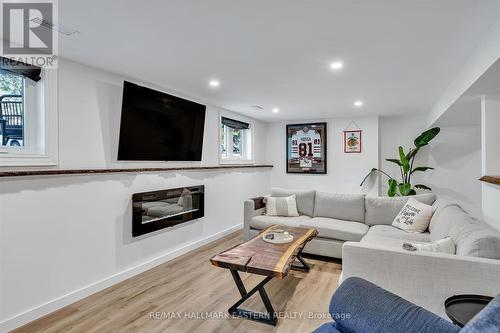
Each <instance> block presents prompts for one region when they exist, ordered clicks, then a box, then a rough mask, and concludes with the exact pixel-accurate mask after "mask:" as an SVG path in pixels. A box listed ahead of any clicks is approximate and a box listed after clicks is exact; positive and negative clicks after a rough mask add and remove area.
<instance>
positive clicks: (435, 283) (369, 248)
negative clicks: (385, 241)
mask: <svg viewBox="0 0 500 333" xmlns="http://www.w3.org/2000/svg"><path fill="white" fill-rule="evenodd" d="M353 276H354V277H361V278H364V279H366V280H368V281H370V282H373V283H375V284H376V285H378V286H380V287H382V288H384V289H387V290H388V291H390V292H393V293H395V294H396V295H399V296H401V297H403V298H405V299H407V300H408V301H410V302H413V303H415V304H417V305H419V306H421V307H423V308H425V309H427V310H429V311H431V312H434V313H436V314H438V315H440V316H442V317H443V318H447V316H446V314H445V309H444V301H445V300H446V299H447V298H448V297H450V296H452V295H456V294H480V295H489V296H495V295H497V294H499V293H500V280H499V277H500V260H493V259H484V258H476V257H465V256H456V255H451V254H445V253H433V252H409V251H406V250H403V249H397V248H391V247H385V246H378V245H372V244H362V243H356V242H346V243H344V245H343V247H342V281H344V280H345V279H347V278H349V277H353Z"/></svg>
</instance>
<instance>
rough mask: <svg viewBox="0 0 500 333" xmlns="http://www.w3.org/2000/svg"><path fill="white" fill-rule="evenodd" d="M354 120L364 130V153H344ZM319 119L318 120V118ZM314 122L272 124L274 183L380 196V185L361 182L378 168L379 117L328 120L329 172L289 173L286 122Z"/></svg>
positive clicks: (269, 141)
mask: <svg viewBox="0 0 500 333" xmlns="http://www.w3.org/2000/svg"><path fill="white" fill-rule="evenodd" d="M351 120H354V121H355V122H356V123H357V124H358V125H359V127H360V128H361V129H362V130H363V134H362V145H363V147H362V153H360V154H352V153H351V154H346V153H344V147H343V145H344V136H343V130H344V129H345V128H346V127H347V126H348V125H349V123H350V122H351ZM314 121H316V120H314ZM314 121H289V122H279V123H272V124H269V126H268V134H267V145H268V146H267V161H268V162H270V163H272V164H273V165H274V168H273V170H272V172H271V185H272V186H273V187H284V188H291V189H317V190H322V191H330V192H336V193H360V192H363V193H370V194H372V195H377V193H378V185H376V184H368V185H367V186H365V187H364V188H361V187H360V186H359V184H360V183H361V181H362V180H363V178H364V177H365V175H366V174H367V173H368V172H369V171H370V170H371V169H372V168H374V167H378V154H379V152H378V148H379V147H378V117H359V118H349V119H341V118H339V119H326V120H319V121H326V122H327V123H328V124H327V130H328V133H327V139H328V145H327V149H328V152H327V156H328V163H327V174H326V175H311V174H287V173H286V124H287V123H288V124H301V123H309V122H314Z"/></svg>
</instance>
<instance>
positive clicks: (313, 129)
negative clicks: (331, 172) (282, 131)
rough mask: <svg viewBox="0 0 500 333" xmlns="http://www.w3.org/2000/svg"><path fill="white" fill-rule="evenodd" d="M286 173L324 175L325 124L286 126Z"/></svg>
mask: <svg viewBox="0 0 500 333" xmlns="http://www.w3.org/2000/svg"><path fill="white" fill-rule="evenodd" d="M286 137H287V139H286V172H287V173H310V174H326V123H311V124H296V125H287V126H286Z"/></svg>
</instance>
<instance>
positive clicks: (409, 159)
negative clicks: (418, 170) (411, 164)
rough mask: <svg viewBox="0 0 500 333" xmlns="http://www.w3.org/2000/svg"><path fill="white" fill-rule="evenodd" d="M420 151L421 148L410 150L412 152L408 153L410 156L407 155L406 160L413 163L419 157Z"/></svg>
mask: <svg viewBox="0 0 500 333" xmlns="http://www.w3.org/2000/svg"><path fill="white" fill-rule="evenodd" d="M419 150H420V148H413V149H410V151H409V152H408V154H406V159H407V160H408V161H411V159H412V158H413V157H414V156H415V155H417V153H418V151H419Z"/></svg>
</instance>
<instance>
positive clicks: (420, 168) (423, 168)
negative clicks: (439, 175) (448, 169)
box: [411, 167, 434, 173]
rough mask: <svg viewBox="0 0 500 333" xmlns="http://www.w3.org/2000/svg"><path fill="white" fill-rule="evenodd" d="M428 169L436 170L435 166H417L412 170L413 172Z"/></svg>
mask: <svg viewBox="0 0 500 333" xmlns="http://www.w3.org/2000/svg"><path fill="white" fill-rule="evenodd" d="M427 170H434V168H433V167H416V168H413V170H411V173H414V172H417V171H427Z"/></svg>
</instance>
